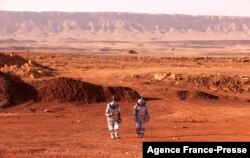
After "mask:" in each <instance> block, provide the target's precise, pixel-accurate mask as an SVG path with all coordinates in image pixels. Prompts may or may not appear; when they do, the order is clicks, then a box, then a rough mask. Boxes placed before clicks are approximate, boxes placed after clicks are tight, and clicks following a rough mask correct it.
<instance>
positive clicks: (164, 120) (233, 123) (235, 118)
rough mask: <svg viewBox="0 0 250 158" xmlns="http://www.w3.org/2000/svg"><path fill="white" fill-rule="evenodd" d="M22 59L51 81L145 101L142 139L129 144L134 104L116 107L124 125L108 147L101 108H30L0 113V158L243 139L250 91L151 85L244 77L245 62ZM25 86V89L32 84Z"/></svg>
mask: <svg viewBox="0 0 250 158" xmlns="http://www.w3.org/2000/svg"><path fill="white" fill-rule="evenodd" d="M23 56H25V57H27V58H32V59H33V60H35V61H37V62H38V63H40V64H42V65H45V66H49V67H51V68H53V69H55V71H56V74H57V77H61V76H64V77H71V78H76V79H79V80H82V81H86V82H90V83H94V84H100V85H103V86H125V87H130V88H132V89H134V90H136V91H137V92H138V93H139V94H143V96H144V97H146V98H148V105H149V108H150V113H151V119H150V121H149V123H148V124H147V128H146V134H145V138H136V136H135V128H134V126H135V125H134V122H133V117H132V110H133V106H134V103H135V101H134V102H119V104H120V107H121V110H122V118H123V122H122V124H121V128H120V129H121V138H120V139H117V140H111V139H110V138H109V132H108V129H107V124H106V118H105V116H104V112H105V108H106V104H107V102H100V103H91V104H85V103H81V102H79V103H56V102H55V103H45V102H39V103H36V102H33V101H29V102H26V103H24V104H22V105H17V106H13V107H10V108H5V109H1V110H0V125H1V128H0V133H1V134H0V140H1V142H0V157H8V158H11V157H107V158H108V157H119V158H121V157H142V142H143V141H249V140H250V122H249V119H250V103H249V99H250V98H249V92H246V93H242V94H239V93H237V92H224V91H220V90H219V91H216V92H212V91H210V90H208V89H206V88H204V87H200V88H199V87H195V86H185V87H181V86H175V85H172V84H169V83H168V82H167V81H165V80H163V81H151V80H153V74H154V73H163V72H172V73H187V74H189V75H192V74H193V75H194V74H199V73H200V72H203V73H206V74H218V73H220V72H223V73H226V74H228V75H236V74H243V75H246V76H249V75H250V69H249V64H247V63H241V62H232V63H228V62H225V60H224V59H218V60H216V61H208V62H206V63H203V65H199V64H197V63H196V62H194V61H192V60H190V61H188V63H187V62H185V64H186V66H185V65H184V66H175V65H173V64H176V63H177V64H180V63H181V62H182V63H184V61H176V60H175V61H174V60H172V59H169V60H167V59H159V58H155V57H150V58H151V59H149V58H146V57H145V58H144V57H143V58H142V59H141V57H137V56H133V57H131V56H129V57H118V56H115V57H107V56H74V55H62V54H55V55H51V54H33V55H27V54H23ZM184 60H185V59H184ZM190 65H193V67H190ZM24 80H25V81H26V82H28V83H29V82H30V81H31V80H33V79H29V78H24ZM38 80H40V79H38ZM185 90H188V91H189V92H188V93H189V94H190V96H191V97H190V96H189V98H188V99H185V100H182V99H180V98H179V97H178V95H177V92H178V91H185ZM199 91H202V92H206V93H208V94H212V95H214V96H218V97H219V98H217V99H210V97H211V96H210V95H207V94H205V95H204V93H199ZM204 96H205V97H204ZM208 96H209V97H208ZM212 98H213V97H212ZM44 111H46V112H44Z"/></svg>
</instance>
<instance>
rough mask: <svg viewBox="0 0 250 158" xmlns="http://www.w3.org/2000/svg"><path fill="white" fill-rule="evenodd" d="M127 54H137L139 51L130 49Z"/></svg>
mask: <svg viewBox="0 0 250 158" xmlns="http://www.w3.org/2000/svg"><path fill="white" fill-rule="evenodd" d="M128 54H139V53H138V52H137V51H135V50H132V49H131V50H129V51H128Z"/></svg>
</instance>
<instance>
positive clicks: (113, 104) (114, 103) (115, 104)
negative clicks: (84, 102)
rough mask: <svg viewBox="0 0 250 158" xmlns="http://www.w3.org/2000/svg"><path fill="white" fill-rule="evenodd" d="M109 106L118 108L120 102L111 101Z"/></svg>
mask: <svg viewBox="0 0 250 158" xmlns="http://www.w3.org/2000/svg"><path fill="white" fill-rule="evenodd" d="M109 106H110V107H111V108H116V107H118V103H117V102H116V101H114V100H113V101H112V102H110V103H109Z"/></svg>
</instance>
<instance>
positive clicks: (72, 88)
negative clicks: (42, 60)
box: [32, 77, 139, 103]
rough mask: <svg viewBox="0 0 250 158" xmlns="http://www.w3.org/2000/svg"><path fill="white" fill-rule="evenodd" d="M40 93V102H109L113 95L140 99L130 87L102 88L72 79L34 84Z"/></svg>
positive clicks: (121, 97)
mask: <svg viewBox="0 0 250 158" xmlns="http://www.w3.org/2000/svg"><path fill="white" fill-rule="evenodd" d="M32 84H33V85H34V87H36V89H37V91H38V97H37V100H38V101H43V102H53V101H56V102H83V103H93V102H102V101H109V100H110V99H111V98H112V95H115V98H116V100H122V101H130V100H132V99H135V98H138V97H139V95H138V93H137V92H136V91H134V90H132V89H131V88H128V87H102V86H100V85H95V84H91V83H87V82H83V81H80V80H75V79H71V78H65V77H60V78H54V79H50V80H42V81H35V82H33V83H32Z"/></svg>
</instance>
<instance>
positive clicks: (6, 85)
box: [0, 72, 37, 107]
mask: <svg viewBox="0 0 250 158" xmlns="http://www.w3.org/2000/svg"><path fill="white" fill-rule="evenodd" d="M36 95H37V91H36V90H35V88H34V87H32V86H31V85H29V84H27V83H25V82H23V81H22V80H21V79H20V78H18V77H16V76H13V75H9V74H6V73H2V72H0V107H8V106H12V105H16V104H21V103H23V102H26V101H29V100H33V99H34V98H36Z"/></svg>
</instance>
